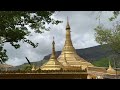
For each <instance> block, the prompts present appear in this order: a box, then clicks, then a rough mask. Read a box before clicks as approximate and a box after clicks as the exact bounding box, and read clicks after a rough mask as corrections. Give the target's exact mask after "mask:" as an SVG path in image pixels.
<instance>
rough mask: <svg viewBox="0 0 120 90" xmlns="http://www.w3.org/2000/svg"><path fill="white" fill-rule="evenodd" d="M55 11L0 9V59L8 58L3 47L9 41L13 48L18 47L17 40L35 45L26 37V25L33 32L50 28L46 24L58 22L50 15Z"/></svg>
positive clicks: (5, 59) (28, 32)
mask: <svg viewBox="0 0 120 90" xmlns="http://www.w3.org/2000/svg"><path fill="white" fill-rule="evenodd" d="M54 13H55V11H0V60H2V61H3V62H5V61H7V60H8V56H7V55H6V52H7V50H5V49H4V48H3V46H4V44H5V43H7V42H8V43H10V44H11V45H12V46H13V47H14V48H16V49H18V48H20V44H19V42H20V41H22V42H26V43H28V44H30V45H32V46H33V48H35V47H37V45H38V43H36V44H35V43H33V42H32V41H31V40H29V39H28V38H27V36H29V35H30V34H31V32H30V31H29V30H28V28H27V26H29V27H30V28H31V30H34V32H35V33H43V31H44V30H47V31H48V30H50V27H46V24H56V25H57V24H58V23H61V21H59V20H55V19H53V18H52V17H51V16H52V15H53V14H54Z"/></svg>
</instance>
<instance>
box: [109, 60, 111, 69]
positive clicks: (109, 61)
mask: <svg viewBox="0 0 120 90" xmlns="http://www.w3.org/2000/svg"><path fill="white" fill-rule="evenodd" d="M109 68H111V63H110V60H109Z"/></svg>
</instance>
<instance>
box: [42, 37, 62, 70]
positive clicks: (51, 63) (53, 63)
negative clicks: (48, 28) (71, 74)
mask: <svg viewBox="0 0 120 90" xmlns="http://www.w3.org/2000/svg"><path fill="white" fill-rule="evenodd" d="M61 68H63V66H62V64H61V63H60V62H59V61H57V58H56V55H55V41H54V37H53V41H52V54H51V56H50V59H49V60H48V62H46V63H45V64H43V65H42V66H41V67H40V69H41V70H60V69H61Z"/></svg>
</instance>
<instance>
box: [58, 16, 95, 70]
mask: <svg viewBox="0 0 120 90" xmlns="http://www.w3.org/2000/svg"><path fill="white" fill-rule="evenodd" d="M70 32H71V31H70V25H69V22H68V18H67V25H66V40H65V44H64V47H63V49H62V52H61V55H60V56H59V57H58V61H59V62H60V63H61V64H62V65H63V66H65V67H71V66H73V67H81V69H86V68H87V67H93V65H92V64H91V63H89V62H87V61H86V60H84V59H83V58H81V57H80V56H79V55H77V53H76V50H75V48H74V47H73V44H72V41H71V34H70Z"/></svg>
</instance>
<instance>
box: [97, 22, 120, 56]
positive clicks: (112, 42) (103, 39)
mask: <svg viewBox="0 0 120 90" xmlns="http://www.w3.org/2000/svg"><path fill="white" fill-rule="evenodd" d="M95 31H96V33H95V37H96V41H97V42H98V43H100V44H108V45H109V46H110V47H111V48H112V50H113V52H115V53H117V54H120V25H119V24H118V25H116V26H115V27H114V28H113V29H111V30H110V29H106V28H104V27H103V26H98V27H96V28H95Z"/></svg>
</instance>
